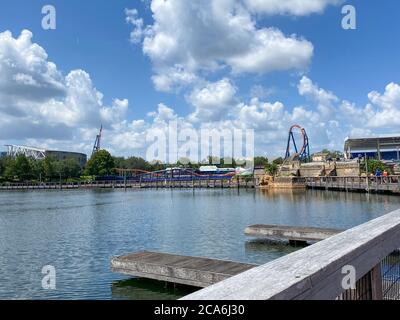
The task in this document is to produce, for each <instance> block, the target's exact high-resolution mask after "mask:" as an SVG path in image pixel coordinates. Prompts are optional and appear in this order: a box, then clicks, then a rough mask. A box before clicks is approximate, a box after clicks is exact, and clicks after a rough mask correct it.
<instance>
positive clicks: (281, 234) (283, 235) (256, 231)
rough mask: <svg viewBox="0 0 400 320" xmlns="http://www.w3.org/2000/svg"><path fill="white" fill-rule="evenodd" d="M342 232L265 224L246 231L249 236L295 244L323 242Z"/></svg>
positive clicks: (248, 228) (250, 227)
mask: <svg viewBox="0 0 400 320" xmlns="http://www.w3.org/2000/svg"><path fill="white" fill-rule="evenodd" d="M340 232H342V231H341V230H336V229H322V228H309V227H307V228H305V227H287V226H273V225H263V224H257V225H253V226H249V227H247V228H246V229H245V231H244V233H245V234H246V235H247V236H251V237H257V238H267V239H270V240H280V241H289V242H290V243H293V244H297V243H308V242H318V241H322V240H325V239H328V238H330V237H332V236H334V235H336V234H338V233H340Z"/></svg>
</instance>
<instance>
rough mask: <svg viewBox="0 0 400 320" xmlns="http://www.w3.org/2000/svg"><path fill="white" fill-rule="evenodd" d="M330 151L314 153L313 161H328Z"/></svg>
mask: <svg viewBox="0 0 400 320" xmlns="http://www.w3.org/2000/svg"><path fill="white" fill-rule="evenodd" d="M328 157H329V153H326V152H319V153H314V154H313V155H312V161H313V162H326V161H327V160H328Z"/></svg>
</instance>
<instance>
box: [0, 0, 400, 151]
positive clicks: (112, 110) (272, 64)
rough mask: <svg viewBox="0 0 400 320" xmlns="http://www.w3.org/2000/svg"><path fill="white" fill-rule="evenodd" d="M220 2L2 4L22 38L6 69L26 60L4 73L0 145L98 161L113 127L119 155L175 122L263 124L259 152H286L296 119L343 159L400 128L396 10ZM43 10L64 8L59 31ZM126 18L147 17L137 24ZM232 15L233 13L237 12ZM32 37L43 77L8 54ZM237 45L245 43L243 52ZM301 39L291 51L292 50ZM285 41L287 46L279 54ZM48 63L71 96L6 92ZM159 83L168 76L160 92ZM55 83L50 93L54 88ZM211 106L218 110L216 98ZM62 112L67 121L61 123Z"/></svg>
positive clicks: (379, 5)
mask: <svg viewBox="0 0 400 320" xmlns="http://www.w3.org/2000/svg"><path fill="white" fill-rule="evenodd" d="M214 2H215V0H214V1H213V0H207V1H193V3H195V5H194V6H195V8H193V7H192V8H187V7H185V6H187V4H183V3H184V1H179V0H172V1H166V2H165V3H164V2H163V1H160V0H153V1H133V0H130V1H127V0H117V1H100V0H96V1H95V0H90V1H77V0H69V1H60V0H52V1H50V2H49V1H37V0H34V1H29V2H27V1H22V0H14V1H4V2H3V5H2V10H1V12H0V33H4V32H5V31H7V30H8V31H11V32H12V36H9V37H8V38H7V39H8V40H7V41H8V42H5V43H6V44H7V45H6V44H2V42H1V40H0V57H2V58H3V59H4V60H3V62H1V63H4V64H5V62H4V61H6V60H7V61H12V60H13V59H15V61H16V62H15V64H17V65H18V63H21V66H18V67H17V68H14V69H12V68H11V69H10V68H9V65H8V67H7V69H6V68H5V67H4V66H3V68H4V70H8V72H3V75H2V76H1V75H0V103H1V104H2V105H3V109H1V107H0V113H1V112H2V113H4V117H3V122H1V120H0V133H1V136H0V142H2V144H4V143H8V142H13V143H21V144H29V145H37V146H46V147H52V148H59V149H76V148H78V149H82V150H84V151H85V152H90V147H91V144H92V143H93V141H92V140H94V135H95V132H96V130H97V128H98V127H99V125H100V123H101V122H104V123H105V127H106V131H105V136H104V145H105V146H106V147H107V148H108V149H110V150H111V151H113V152H114V153H116V154H121V155H134V154H141V155H142V154H143V152H144V150H145V149H146V143H145V136H146V133H148V132H149V131H151V130H155V129H157V130H158V129H161V128H162V126H163V124H164V125H165V123H166V122H167V120H170V119H178V122H179V123H180V124H179V125H180V126H182V127H186V126H190V127H193V128H199V127H203V126H205V127H207V126H209V127H212V128H225V127H226V126H232V127H238V128H253V129H255V131H256V154H263V155H269V156H279V155H281V153H282V152H283V149H284V147H285V146H284V144H285V140H286V135H287V132H286V131H287V129H288V127H289V126H290V125H291V124H294V123H295V122H299V123H300V124H301V125H302V126H304V127H305V128H306V129H307V131H308V132H309V135H310V137H311V147H312V150H313V151H318V150H319V149H322V148H323V147H329V148H335V149H342V148H343V139H344V138H345V137H347V136H349V135H352V136H355V135H376V134H381V133H394V132H396V133H397V132H398V131H400V130H397V125H398V124H399V123H400V119H398V117H397V116H399V115H400V111H399V110H400V93H399V92H400V87H399V85H397V84H398V83H400V79H399V77H400V74H399V73H398V70H399V67H400V59H398V57H399V53H400V52H399V51H400V44H399V42H398V41H396V35H397V33H396V31H397V30H399V29H400V19H398V12H400V3H399V2H398V1H395V0H383V1H361V0H354V1H348V2H346V1H340V0H318V1H317V2H320V7H318V8H317V9H315V8H313V7H307V2H309V0H304V3H305V6H304V7H302V8H297V7H296V6H298V5H297V4H295V3H294V2H293V5H292V4H291V1H288V5H287V7H286V8H284V9H282V8H276V7H274V4H273V3H274V2H275V1H270V0H264V1H258V0H237V1H236V0H223V1H220V3H222V2H225V4H224V7H223V8H221V7H220V6H222V5H220V4H218V6H217V5H215V3H214ZM260 2H261V5H260ZM205 3H208V5H209V6H208V7H206V5H204V4H205ZM275 3H276V2H275ZM46 4H52V5H54V7H55V8H56V10H57V11H56V12H57V16H56V18H57V28H56V30H43V29H42V27H41V19H42V17H43V15H42V14H41V8H42V7H43V6H44V5H46ZM345 4H351V5H353V6H354V7H355V8H356V13H357V29H356V30H344V29H342V27H341V20H342V17H343V15H342V13H341V9H342V7H343V5H345ZM210 8H214V9H215V12H213V11H210V10H211V9H210ZM126 9H136V10H137V13H136V12H135V13H134V14H133V15H132V13H131V15H129V13H128V14H127V11H126ZM170 9H171V10H172V11H169V10H170ZM214 9H213V10H214ZM207 10H208V11H207ZM223 10H227V12H229V10H231V12H230V13H231V15H225V14H223V13H221V12H223ZM282 10H283V12H282ZM299 10H300V11H299ZM171 12H175V13H176V14H172V13H171ZM208 12H209V15H208V14H207V13H208ZM185 15H187V16H185ZM190 15H192V16H190ZM127 16H128V17H129V16H130V17H131V18H133V19H134V20H135V21H139V20H141V21H142V22H141V23H142V27H141V28H140V30H138V31H139V33H138V34H139V36H138V37H137V38H135V39H133V40H134V41H132V38H130V37H131V35H130V33H131V32H132V31H134V30H136V29H137V28H136V27H135V25H134V24H132V22H130V23H129V22H127V20H126V18H127ZM234 18H240V19H243V20H241V21H242V22H241V23H242V25H240V24H239V25H236V24H235V25H234V26H233V27H232V29H231V32H230V31H229V29H226V28H225V26H226V25H229V23H236V22H235V21H236V20H235V19H234ZM197 19H198V21H197ZM223 19H227V20H229V19H231V20H229V21H223ZM204 21H206V22H204ZM246 23H247V24H248V27H244V26H245V25H246ZM209 25H211V27H208V26H209ZM213 26H215V27H214V28H215V29H213ZM246 28H247V29H246ZM271 28H274V29H273V30H274V32H279V35H280V36H278V38H279V39H278V40H277V41H276V42H262V43H261V42H260V41H261V40H260V39H259V38H258V37H259V36H261V35H268V34H271V33H272V29H271ZM22 30H29V31H30V33H31V34H32V36H31V37H30V39H29V44H28V46H31V45H32V44H37V45H39V46H40V47H41V48H42V49H43V50H44V52H46V53H47V55H48V57H45V58H43V57H41V59H42V60H41V62H40V63H41V67H40V68H39V67H38V69H35V68H37V66H28V67H27V66H26V63H25V64H24V63H22V62H21V61H22V59H25V58H26V55H27V53H26V50H25V51H21V52H19V53H18V55H17V54H16V53H15V54H14V53H13V54H11V53H10V46H15V47H17V49H16V50H23V49H21V48H20V47H19V46H18V45H17V44H16V43H14V44H10V43H11V42H10V41H11V40H10V39H14V40H15V39H17V38H18V37H19V36H20V35H21V32H22ZM215 30H216V31H215ZM214 31H215V32H214ZM241 32H243V35H242V34H241ZM292 34H295V35H296V36H291V35H292ZM237 35H238V36H237ZM275 35H276V34H275ZM175 36H176V38H174V37H175ZM236 36H237V38H238V42H240V41H241V43H235V41H236V39H235V37H236ZM239 36H241V38H240V37H239ZM28 38H29V37H28ZM231 38H234V39H231ZM160 39H161V40H160ZM163 39H164V40H165V39H167V40H168V41H169V42H167V43H166V44H165V43H163V42H162V41H164V40H163ZM290 39H292V40H293V41H294V43H293V42H292V43H291V44H289V42H288V41H291V40H290ZM3 40H4V39H3ZM243 40H245V41H243ZM4 41H6V40H4ZM171 41H172V42H171ZM174 41H176V42H174ZM267 41H271V40H267ZM247 42H248V43H249V47H246V45H247ZM171 43H173V45H172V44H171ZM280 43H284V44H283V46H290V48H289V49H288V48H287V47H285V48H286V49H285V48H284V49H282V48H283V47H281V44H280ZM250 44H252V45H253V46H255V47H251V46H250ZM208 47H209V48H208ZM254 48H259V49H260V53H259V54H258V55H257V58H258V57H261V56H263V55H264V54H265V59H260V61H259V65H257V64H256V63H255V62H254V61H251V60H254V57H253V56H251V54H252V53H253V51H254V50H255V49H254ZM310 48H312V52H311V53H310ZM30 50H33V52H34V53H33V54H34V55H35V54H36V52H35V50H34V49H32V48H31V49H30ZM207 50H209V52H208V51H207ZM224 50H226V52H224ZM279 50H281V51H279ZM236 51H237V53H235V54H233V52H236ZM275 51H276V52H277V53H276V54H275V53H274V52H275ZM289 51H290V52H289ZM13 52H14V51H13ZM268 52H269V53H268ZM24 55H25V57H24ZM39 55H40V54H39ZM188 57H189V58H188ZM247 60H249V61H247ZM290 61H292V62H290ZM293 61H294V62H293ZM49 62H53V63H55V65H56V68H57V73H58V75H57V76H56V77H61V78H62V80H60V86H65V88H64V89H60V90H61V91H62V92H63V93H60V94H59V95H56V96H54V97H53V96H51V95H49V94H48V92H47V91H46V90H45V91H44V92H43V98H41V99H38V100H37V101H36V100H35V101H34V103H33V102H32V103H29V106H28V102H27V101H28V99H27V98H26V97H23V96H22V94H21V93H19V92H22V91H19V89H21V90H22V88H19V89H18V90H15V93H13V92H14V91H13V90H10V89H9V88H11V87H12V81H13V79H14V80H15V79H16V77H15V75H16V74H17V75H21V74H23V75H24V77H25V76H26V75H29V79H32V78H33V79H35V80H37V79H38V78H35V77H36V73H37V72H41V71H40V70H43V69H41V68H43V66H46V64H47V63H49ZM257 63H258V62H257ZM282 65H283V66H286V65H287V67H282ZM176 66H179V68H178V69H176ZM24 68H26V70H25V69H24ZM0 70H2V69H1V65H0ZM10 70H11V71H10ZM16 70H18V72H17V71H16ZM21 70H22V71H21ZM74 70H82V71H84V72H85V74H86V75H87V76H88V77H90V81H89V82H87V81H86V82H85V85H87V86H88V87H87V88H86V87H85V90H83V89H82V90H78V89H77V88H79V87H80V88H83V87H82V79H83V78H85V75H84V74H82V73H80V74H78V73H74V74H73V76H72V78H73V80H71V79H70V80H68V79H67V77H68V75H69V74H70V73H71V72H73V71H74ZM13 72H16V73H15V74H13ZM173 72H174V74H175V76H176V78H174V79H172V78H171V76H170V75H171V73H173ZM53 76H54V75H53V74H51V75H49V77H53ZM154 76H161V77H162V78H161V79H162V80H163V82H162V83H163V86H161V87H160V84H158V85H157V82H156V81H155V80H154V79H155V78H154ZM38 77H39V76H38ZM17 78H18V77H17ZM24 79H26V78H24ZM46 79H47V78H46ZM46 79H45V80H43V79H42V80H43V81H45V85H43V86H41V87H46V88H47V89H48V82H46V81H48V79H47V80H46ZM85 79H87V78H85ZM176 79H179V80H176ZM182 79H184V81H182ZM68 81H70V82H68ZM166 81H167V83H168V85H166ZM23 82H24V84H25V85H26V81H23ZM70 83H73V84H70ZM19 85H21V83H19ZM75 86H76V87H75ZM86 89H87V90H86ZM7 90H8V91H7ZM29 90H30V88H29V87H27V88H25V89H24V90H23V92H27V91H29ZM94 90H95V91H96V92H97V93H100V92H101V94H102V99H101V101H100V102H99V101H95V100H96V98H93V96H94V95H93V92H94ZM2 91H3V93H2ZM64 91H65V92H64ZM10 92H12V93H10ZM39 94H42V93H40V92H39V93H38V95H39ZM76 95H79V96H78V97H77V96H76ZM85 95H87V96H85ZM213 97H215V101H216V103H215V105H214V104H213V103H212V102H210V101H208V100H207V99H213ZM115 99H118V101H117V102H115ZM204 99H205V100H207V101H205V100H204ZM255 99H256V100H255ZM71 101H72V102H71ZM75 101H78V103H77V105H78V106H77V105H75V104H74V103H75ZM86 104H87V105H86ZM57 108H58V109H57ZM79 108H82V110H78V109H79ZM13 110H14V111H13ZM15 110H19V111H21V110H23V112H22V111H21V112H15ZM38 110H40V111H38ZM149 113H151V114H150V115H149ZM64 115H68V117H67V116H65V119H61V118H62V117H63V116H64ZM111 115H112V116H111ZM258 120H260V121H258ZM263 121H264V122H263ZM133 122H134V123H133ZM10 123H12V129H13V130H11V129H10V128H11V125H10ZM32 123H33V124H34V125H32V126H31V127H30V124H32ZM18 126H21V130H18ZM2 127H3V128H2ZM14 130H15V131H19V133H18V134H17V135H14V134H13V133H14ZM38 132H40V134H39V133H38ZM2 136H3V137H2Z"/></svg>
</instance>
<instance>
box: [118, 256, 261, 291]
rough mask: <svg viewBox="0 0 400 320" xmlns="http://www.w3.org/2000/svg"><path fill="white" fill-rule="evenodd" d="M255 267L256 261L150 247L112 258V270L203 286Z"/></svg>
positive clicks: (130, 274)
mask: <svg viewBox="0 0 400 320" xmlns="http://www.w3.org/2000/svg"><path fill="white" fill-rule="evenodd" d="M254 267H257V265H255V264H246V263H237V262H232V261H224V260H217V259H208V258H197V257H187V256H180V255H174V254H166V253H156V252H148V251H144V252H138V253H133V254H128V255H125V256H120V257H115V258H112V259H111V270H112V271H113V272H116V273H121V274H125V275H129V276H134V277H140V278H147V279H153V280H159V281H166V282H171V283H177V284H184V285H189V286H194V287H200V288H205V287H208V286H210V285H213V284H215V283H217V282H220V281H222V280H225V279H227V278H230V277H232V276H235V275H237V274H240V273H242V272H245V271H247V270H250V269H252V268H254Z"/></svg>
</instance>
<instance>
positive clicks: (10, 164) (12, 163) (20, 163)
mask: <svg viewBox="0 0 400 320" xmlns="http://www.w3.org/2000/svg"><path fill="white" fill-rule="evenodd" d="M32 175H33V172H32V166H31V163H30V162H29V159H28V158H27V157H25V155H19V156H17V157H16V158H15V159H9V160H8V161H7V165H6V170H5V176H6V177H7V178H9V179H15V178H17V179H18V180H20V181H23V180H28V179H30V178H32Z"/></svg>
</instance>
